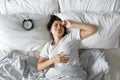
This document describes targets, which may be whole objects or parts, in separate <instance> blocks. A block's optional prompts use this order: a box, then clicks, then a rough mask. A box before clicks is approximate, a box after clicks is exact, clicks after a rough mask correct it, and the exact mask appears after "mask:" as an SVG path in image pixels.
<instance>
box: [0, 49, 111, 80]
mask: <svg viewBox="0 0 120 80" xmlns="http://www.w3.org/2000/svg"><path fill="white" fill-rule="evenodd" d="M36 64H37V59H36V58H33V57H30V56H27V55H25V54H20V53H19V52H17V51H16V50H14V51H11V52H10V53H8V54H7V55H6V56H5V57H4V58H3V59H2V60H0V80H90V79H89V77H88V76H87V73H86V72H85V71H84V70H83V69H84V68H82V67H79V66H66V67H62V68H61V67H54V68H49V69H46V70H44V71H37V69H36ZM51 70H54V71H55V70H56V71H58V72H57V73H58V74H57V73H56V74H57V75H56V76H54V77H51V76H50V77H45V76H46V75H48V74H47V72H48V71H51ZM98 75H99V76H98ZM98 75H97V76H96V77H94V78H92V79H91V80H109V79H108V78H106V79H104V77H105V75H103V72H102V73H99V74H98Z"/></svg>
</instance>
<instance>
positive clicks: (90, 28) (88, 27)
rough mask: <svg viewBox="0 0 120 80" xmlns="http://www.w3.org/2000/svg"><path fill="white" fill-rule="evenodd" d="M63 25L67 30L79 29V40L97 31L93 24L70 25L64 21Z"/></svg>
mask: <svg viewBox="0 0 120 80" xmlns="http://www.w3.org/2000/svg"><path fill="white" fill-rule="evenodd" d="M63 24H64V25H65V26H66V27H67V28H80V38H81V39H84V38H86V37H88V36H90V35H92V34H94V33H95V32H96V31H97V26H96V25H93V24H86V23H70V21H68V20H65V21H64V22H63Z"/></svg>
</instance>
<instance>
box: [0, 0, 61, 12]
mask: <svg viewBox="0 0 120 80" xmlns="http://www.w3.org/2000/svg"><path fill="white" fill-rule="evenodd" d="M55 12H59V8H58V0H0V13H1V14H16V13H34V14H35V13H37V14H52V13H55Z"/></svg>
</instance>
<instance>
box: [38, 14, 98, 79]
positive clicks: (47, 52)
mask: <svg viewBox="0 0 120 80" xmlns="http://www.w3.org/2000/svg"><path fill="white" fill-rule="evenodd" d="M47 28H48V30H49V32H50V34H51V36H52V41H50V42H48V43H46V45H45V46H44V48H43V50H42V51H41V53H40V58H39V59H38V63H37V69H38V70H39V71H41V70H45V69H48V68H49V70H48V71H47V73H46V75H45V78H47V79H48V80H49V79H52V80H53V79H55V80H86V76H87V75H86V72H85V71H84V70H83V69H82V67H81V66H80V62H79V56H78V55H79V54H78V46H79V41H80V40H82V39H84V38H86V37H88V36H91V35H92V34H94V33H95V32H96V31H97V27H96V25H93V24H85V23H71V22H70V21H68V20H64V21H62V20H61V19H60V18H59V17H57V16H55V15H52V16H51V19H50V21H49V23H48V25H47ZM67 28H79V30H75V31H73V32H71V33H67ZM51 66H52V67H51Z"/></svg>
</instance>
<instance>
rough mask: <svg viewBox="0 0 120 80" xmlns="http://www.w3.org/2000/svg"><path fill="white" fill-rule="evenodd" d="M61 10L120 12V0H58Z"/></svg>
mask: <svg viewBox="0 0 120 80" xmlns="http://www.w3.org/2000/svg"><path fill="white" fill-rule="evenodd" d="M59 4H60V10H61V12H67V11H93V12H112V11H114V12H115V11H116V12H120V0H75V1H74V0H59Z"/></svg>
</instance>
